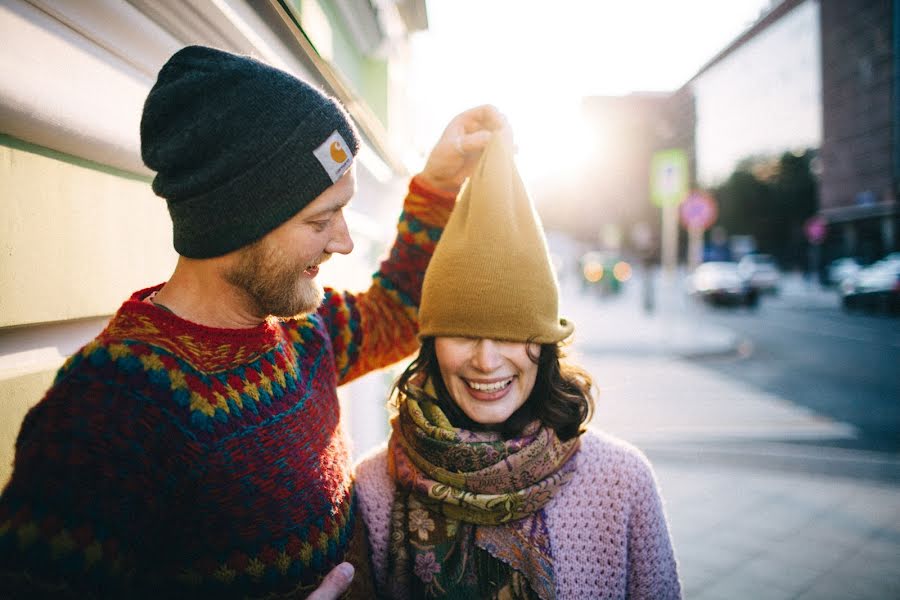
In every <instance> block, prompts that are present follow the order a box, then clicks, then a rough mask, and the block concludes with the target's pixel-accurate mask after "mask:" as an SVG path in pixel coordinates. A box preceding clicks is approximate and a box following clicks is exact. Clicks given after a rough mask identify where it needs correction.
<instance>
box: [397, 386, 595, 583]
mask: <svg viewBox="0 0 900 600" xmlns="http://www.w3.org/2000/svg"><path fill="white" fill-rule="evenodd" d="M420 391H422V392H423V394H422V395H421V397H423V398H428V399H426V400H423V401H421V402H420V401H417V400H416V399H414V398H411V397H403V398H401V399H400V402H399V403H398V405H399V406H398V408H399V410H398V414H397V416H396V417H395V418H394V419H393V420H392V421H391V426H392V428H393V431H392V434H391V438H390V441H389V442H388V468H389V471H390V474H391V476H392V477H393V479H394V481H395V482H396V492H395V495H394V504H393V506H392V508H391V537H390V542H389V544H390V546H389V560H388V581H389V587H390V592H391V595H392V597H395V598H437V597H440V598H467V599H468V598H498V599H507V598H508V599H515V598H541V599H543V600H550V599H552V598H554V596H555V594H556V592H555V590H556V585H555V580H554V575H553V557H552V553H551V550H550V538H549V532H548V531H547V525H546V518H545V514H544V510H543V508H544V506H546V505H547V503H548V502H549V501H550V500H551V498H553V496H554V494H555V493H556V492H557V491H558V490H559V489H560V488H561V487H562V486H563V485H564V484H565V483H566V482H568V481H569V479H571V477H572V472H573V470H574V468H575V461H573V460H570V459H571V458H572V457H573V456H574V454H575V452H576V451H577V449H578V438H573V439H572V440H569V441H567V442H561V441H560V440H559V438H557V437H556V434H555V432H554V431H553V430H552V429H550V428H548V427H543V426H541V425H540V423H539V422H537V421H535V422H533V423H531V424H530V425H529V426H528V427H526V428H525V430H524V431H523V432H522V435H521V436H520V437H517V438H514V439H509V440H503V439H502V438H501V437H500V435H499V434H497V433H494V432H473V431H467V430H464V429H458V428H455V427H453V426H452V425H451V424H450V422H449V421H448V420H447V418H446V416H445V415H444V413H443V412H442V411H441V410H440V408H439V407H438V405H437V404H436V402H435V401H434V400H433V397H434V393H433V390H432V389H430V386H426V388H425V389H424V390H420ZM417 395H418V394H417Z"/></svg>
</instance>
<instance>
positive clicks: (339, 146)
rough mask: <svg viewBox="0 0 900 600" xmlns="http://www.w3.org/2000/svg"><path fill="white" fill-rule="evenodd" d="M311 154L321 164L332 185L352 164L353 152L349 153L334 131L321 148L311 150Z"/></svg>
mask: <svg viewBox="0 0 900 600" xmlns="http://www.w3.org/2000/svg"><path fill="white" fill-rule="evenodd" d="M313 154H314V155H315V156H316V158H317V159H319V162H320V163H322V168H323V169H325V172H326V173H328V176H329V177H331V182H332V183H337V180H338V179H340V178H341V175H343V174H344V173H345V172H346V171H347V169H349V168H350V165H351V164H352V163H353V152H351V151H350V146H348V145H347V142H345V141H344V138H342V137H341V134H340V133H338V132H337V131H336V130H335V131H334V132H332V134H331V135H329V136H328V139H327V140H325V141H324V142H323V143H322V145H321V146H319V147H318V148H316V149H315V150H313Z"/></svg>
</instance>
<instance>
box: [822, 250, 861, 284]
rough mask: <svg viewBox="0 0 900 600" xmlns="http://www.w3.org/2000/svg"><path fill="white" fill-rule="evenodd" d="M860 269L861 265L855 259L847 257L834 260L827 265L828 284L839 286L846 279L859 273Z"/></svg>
mask: <svg viewBox="0 0 900 600" xmlns="http://www.w3.org/2000/svg"><path fill="white" fill-rule="evenodd" d="M860 269H862V265H861V264H859V261H858V260H856V259H855V258H850V257H849V256H844V257H842V258H836V259H834V260H833V261H831V262H830V263H829V264H828V283H829V284H831V285H840V284H841V282H842V281H844V280H845V279H847V278H848V277H852V276H854V275H856V274H857V273H859V270H860Z"/></svg>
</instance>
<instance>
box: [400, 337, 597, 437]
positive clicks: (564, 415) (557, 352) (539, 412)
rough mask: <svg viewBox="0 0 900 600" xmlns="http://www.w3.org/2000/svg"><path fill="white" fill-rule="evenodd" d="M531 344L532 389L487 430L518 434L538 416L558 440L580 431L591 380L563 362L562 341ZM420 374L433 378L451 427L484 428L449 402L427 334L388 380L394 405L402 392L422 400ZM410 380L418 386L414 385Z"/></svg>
mask: <svg viewBox="0 0 900 600" xmlns="http://www.w3.org/2000/svg"><path fill="white" fill-rule="evenodd" d="M532 347H533V345H532V344H529V351H528V356H529V358H531V360H532V361H533V362H534V363H535V364H536V365H537V366H538V372H537V378H536V380H535V382H534V389H532V391H531V394H529V396H528V399H527V400H526V401H525V403H524V404H523V405H522V406H520V407H519V409H518V410H516V412H514V413H513V414H512V415H510V416H509V418H508V419H507V420H506V421H505V422H504V423H502V424H501V425H499V426H498V427H492V429H497V430H498V431H500V433H501V434H502V435H503V436H504V437H507V438H511V437H515V436H517V435H519V434H521V432H522V430H523V429H524V428H525V426H526V425H528V423H530V422H532V421H534V420H535V419H539V420H540V421H541V423H543V424H544V425H545V426H547V427H550V428H551V429H553V430H554V431H555V432H556V435H557V437H559V439H560V440H562V441H566V440H569V439H572V438H573V437H575V436H577V435H581V434H582V433H584V426H585V424H586V423H587V422H588V421H589V420H590V418H591V416H592V415H593V413H594V398H593V395H592V393H591V390H592V388H593V380H592V379H591V376H590V374H589V373H588V372H587V371H585V370H584V369H582V368H581V367H578V366H576V365H573V364H571V363H568V362H567V361H566V360H565V355H564V353H563V347H562V343H556V344H541V345H540V353H538V354H537V355H535V354H534V353H532V351H531V348H532ZM423 378H427V379H430V380H431V381H432V382H433V384H434V389H435V392H436V393H437V398H436V400H437V403H438V406H439V407H440V408H441V410H442V411H444V414H445V415H447V418H448V419H449V420H450V422H451V423H452V424H453V425H454V426H455V427H461V428H463V429H470V430H478V429H486V426H484V425H481V424H479V423H476V422H475V421H473V420H472V419H470V418H469V417H468V416H467V415H466V414H465V413H464V412H463V411H462V410H461V409H460V408H459V407H458V406H457V405H456V402H454V401H453V397H452V396H451V395H450V392H449V391H448V390H447V386H446V385H445V384H444V379H443V377H441V371H440V366H439V365H438V360H437V352H436V351H435V348H434V338H433V337H428V338H425V339H423V340H422V347H421V348H420V349H419V354H418V355H417V356H416V358H415V359H413V361H412V362H411V363H410V364H409V366H408V367H407V368H406V370H405V371H404V372H403V374H401V375H400V377H399V378H398V379H397V382H396V383H395V384H394V389H393V393H392V397H393V398H394V403H395V404H396V403H397V402H398V401H399V399H400V398H402V397H407V396H409V397H412V398H415V399H417V400H421V399H423V398H422V396H423V392H422V390H421V387H420V385H421V381H422V379H423ZM416 382H418V383H419V384H418V385H416Z"/></svg>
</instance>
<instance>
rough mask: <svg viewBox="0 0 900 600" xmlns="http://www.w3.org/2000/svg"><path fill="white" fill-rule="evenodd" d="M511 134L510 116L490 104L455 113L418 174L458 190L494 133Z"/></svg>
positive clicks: (432, 183) (445, 188)
mask: <svg viewBox="0 0 900 600" xmlns="http://www.w3.org/2000/svg"><path fill="white" fill-rule="evenodd" d="M498 132H502V134H503V135H509V136H511V135H512V134H511V132H510V130H509V125H508V124H507V122H506V117H504V116H503V114H502V113H501V112H500V111H499V110H497V109H496V108H495V107H493V106H491V105H489V104H486V105H484V106H478V107H476V108H470V109H469V110H467V111H465V112H463V113H460V114H459V115H457V116H455V117H453V119H452V120H451V121H450V123H449V124H448V125H447V128H446V129H444V133H443V134H442V135H441V137H440V139H439V140H438V142H437V144H435V146H434V149H432V151H431V154H429V155H428V161H427V162H426V163H425V168H424V169H423V170H422V172H421V173H420V174H419V175H418V177H419V178H420V179H421V180H422V181H423V183H425V184H426V185H429V186H431V187H433V188H437V189H439V190H441V191H445V192H450V193H453V194H455V193H457V192H459V188H460V187H462V184H463V182H464V181H465V180H466V178H467V177H469V175H471V174H472V171H473V170H474V169H475V165H476V164H477V163H478V158H479V157H480V156H481V151H482V150H484V148H485V146H487V143H488V142H489V141H490V139H491V136H492V135H494V134H495V133H498Z"/></svg>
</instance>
